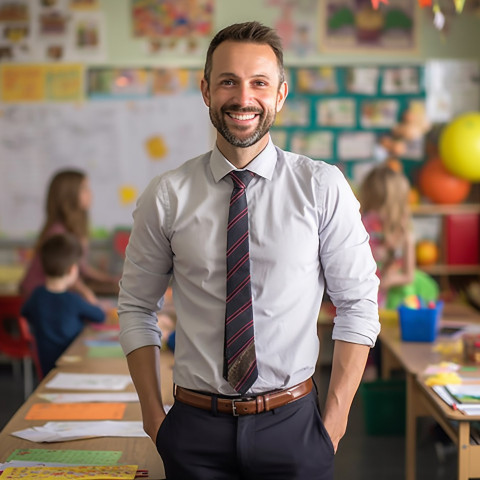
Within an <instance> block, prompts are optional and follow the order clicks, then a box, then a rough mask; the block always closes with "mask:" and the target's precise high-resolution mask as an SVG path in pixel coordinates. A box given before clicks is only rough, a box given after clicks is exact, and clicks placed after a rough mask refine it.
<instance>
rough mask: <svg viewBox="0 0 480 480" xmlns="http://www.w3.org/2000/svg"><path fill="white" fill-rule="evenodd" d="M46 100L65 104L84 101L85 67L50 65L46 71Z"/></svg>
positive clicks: (78, 65) (77, 65)
mask: <svg viewBox="0 0 480 480" xmlns="http://www.w3.org/2000/svg"><path fill="white" fill-rule="evenodd" d="M45 95H46V100H50V101H54V102H55V101H56V102H59V101H60V102H65V101H78V100H82V99H83V67H82V65H80V64H70V65H69V64H57V65H48V66H47V67H46V69H45Z"/></svg>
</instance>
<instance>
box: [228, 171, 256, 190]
mask: <svg viewBox="0 0 480 480" xmlns="http://www.w3.org/2000/svg"><path fill="white" fill-rule="evenodd" d="M229 175H230V177H232V180H233V185H234V187H235V188H241V189H244V188H247V186H248V184H249V183H250V181H251V180H252V178H253V177H254V176H255V174H254V173H252V172H250V170H234V171H232V172H230V173H229Z"/></svg>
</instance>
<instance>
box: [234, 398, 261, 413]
mask: <svg viewBox="0 0 480 480" xmlns="http://www.w3.org/2000/svg"><path fill="white" fill-rule="evenodd" d="M251 400H255V397H241V398H235V399H232V415H233V416H234V417H238V416H239V415H240V414H239V413H238V412H237V405H236V404H237V403H242V402H250V401H251Z"/></svg>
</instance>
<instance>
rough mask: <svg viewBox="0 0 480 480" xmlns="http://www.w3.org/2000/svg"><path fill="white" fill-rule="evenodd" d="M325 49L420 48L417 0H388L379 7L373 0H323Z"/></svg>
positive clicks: (408, 49) (404, 51) (396, 49)
mask: <svg viewBox="0 0 480 480" xmlns="http://www.w3.org/2000/svg"><path fill="white" fill-rule="evenodd" d="M320 3H321V4H322V5H323V13H322V15H321V17H320V18H321V19H322V21H323V28H322V31H323V38H322V40H321V49H323V50H324V51H342V50H343V51H359V50H363V51H370V52H371V51H381V52H382V53H384V52H387V51H388V52H392V53H395V52H397V53H406V52H409V53H414V52H415V51H416V50H417V48H418V45H417V43H418V40H417V37H418V33H417V30H418V21H419V20H418V18H417V17H418V14H417V10H418V9H417V0H389V1H388V3H387V2H384V3H382V4H381V5H380V6H379V8H378V9H375V8H373V6H372V3H371V0H324V1H323V2H320Z"/></svg>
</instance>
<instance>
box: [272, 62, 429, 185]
mask: <svg viewBox="0 0 480 480" xmlns="http://www.w3.org/2000/svg"><path fill="white" fill-rule="evenodd" d="M424 70H425V68H424V66H423V65H406V66H402V67H393V66H392V67H390V66H378V65H376V66H368V65H365V66H353V67H350V66H334V67H332V66H321V67H309V68H291V69H289V70H288V72H287V77H288V82H289V86H290V91H289V96H288V98H287V101H286V103H285V105H284V107H283V109H282V111H281V112H280V113H279V114H278V115H277V119H276V121H275V126H274V128H273V133H272V136H273V138H274V140H275V142H276V143H277V145H279V146H280V147H281V148H284V149H286V150H292V151H295V152H302V153H303V154H305V155H307V156H309V157H311V158H313V159H315V160H324V161H326V162H328V163H332V164H336V165H338V166H339V167H341V168H342V170H343V171H344V172H345V174H346V175H347V176H349V177H350V178H353V179H355V177H356V176H358V175H359V174H360V172H361V171H362V167H363V166H364V164H367V163H371V162H374V161H381V160H382V152H380V151H379V149H378V139H379V137H380V136H381V135H384V134H385V133H386V132H389V131H390V130H391V128H392V127H394V126H395V125H396V124H397V123H398V122H399V121H400V119H401V115H402V114H403V112H404V111H405V110H407V108H409V106H411V105H413V104H415V105H416V106H417V107H419V108H425V105H424V104H425V97H426V93H425V86H424V84H425V82H424V73H425V72H424ZM401 160H402V161H403V162H404V164H405V165H406V169H407V171H408V168H409V167H410V166H414V165H418V164H419V162H422V161H423V160H424V148H423V143H421V142H420V143H418V142H417V143H416V144H410V145H408V148H407V153H406V154H405V157H404V158H402V159H401Z"/></svg>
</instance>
